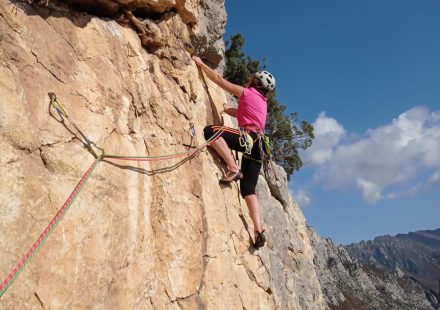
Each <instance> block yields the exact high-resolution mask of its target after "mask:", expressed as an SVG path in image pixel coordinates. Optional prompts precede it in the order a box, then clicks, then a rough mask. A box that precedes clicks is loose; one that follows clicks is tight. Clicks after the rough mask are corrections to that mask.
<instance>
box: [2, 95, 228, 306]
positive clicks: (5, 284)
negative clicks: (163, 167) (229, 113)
mask: <svg viewBox="0 0 440 310" xmlns="http://www.w3.org/2000/svg"><path fill="white" fill-rule="evenodd" d="M49 97H50V105H51V106H52V107H53V108H54V109H55V110H56V111H57V112H58V113H59V114H60V115H61V116H62V117H64V118H66V119H67V120H69V122H70V124H72V126H73V127H75V129H76V130H77V131H78V133H79V134H80V135H81V136H82V138H83V139H84V141H85V142H84V144H85V147H86V148H87V150H88V151H89V152H90V153H91V154H92V155H93V156H94V157H95V161H94V162H93V164H92V165H91V166H90V167H89V168H88V169H87V171H86V172H85V173H84V175H83V176H82V178H81V179H80V181H79V182H78V184H77V185H76V186H75V188H74V189H73V191H72V193H71V194H70V196H69V197H68V198H67V200H66V202H65V203H64V204H63V206H62V207H61V208H60V209H59V210H58V212H57V214H56V215H55V216H54V218H53V219H52V220H51V221H50V223H49V225H48V226H47V227H46V228H45V229H44V230H43V232H42V233H41V234H40V236H39V237H38V239H37V240H36V241H35V242H34V243H33V244H32V246H31V247H30V248H29V250H28V251H27V252H26V253H25V254H24V255H23V257H22V258H21V259H20V260H19V262H18V263H17V264H16V265H15V267H13V268H12V269H11V271H10V272H9V274H8V276H7V277H6V278H5V279H4V280H3V281H2V282H1V284H0V298H1V297H2V296H3V294H4V293H5V292H6V290H7V289H8V288H9V287H10V286H11V285H12V283H13V282H14V281H15V280H16V278H17V277H18V275H19V274H20V273H21V272H22V271H23V269H24V268H25V266H26V265H27V264H28V263H29V262H30V260H31V259H32V258H33V257H34V255H35V254H36V252H37V251H38V250H39V249H40V248H41V246H42V245H43V244H44V242H45V241H46V240H47V238H48V237H49V236H50V234H51V233H52V232H53V230H54V229H55V227H56V226H57V225H58V224H59V222H60V221H61V220H62V219H63V217H64V216H65V214H66V213H67V211H68V210H69V208H70V207H71V206H72V204H73V203H74V202H75V199H76V198H77V197H78V195H79V194H80V192H81V190H82V189H83V188H84V186H85V185H86V183H87V181H88V179H89V178H90V176H91V175H92V173H93V171H94V170H95V168H96V167H97V166H98V164H99V162H100V161H102V160H103V159H105V158H108V159H114V160H130V161H149V162H154V161H164V160H170V159H175V158H180V157H186V158H185V159H191V158H193V157H195V156H196V155H197V154H198V153H200V152H202V151H203V149H204V148H206V147H207V146H208V145H210V144H211V143H213V142H214V141H215V140H217V139H218V138H219V137H220V136H221V134H222V133H223V132H224V131H225V130H226V127H222V128H221V130H219V131H218V132H216V133H215V134H214V135H213V136H212V137H211V138H210V139H208V140H207V141H206V142H205V143H204V144H202V145H201V146H199V147H195V146H193V145H192V144H193V139H194V137H195V129H194V124H192V123H191V124H190V135H191V142H190V145H189V146H190V150H188V151H185V152H179V153H174V154H167V155H159V156H126V155H112V154H106V153H105V151H104V149H103V148H101V147H99V146H98V145H96V143H95V142H93V141H92V140H90V139H88V138H87V136H86V135H85V134H84V133H83V132H82V131H81V130H80V128H79V127H78V126H77V125H76V124H75V122H74V121H73V120H72V119H71V118H70V116H69V114H68V113H67V110H66V109H65V108H64V106H63V105H62V104H61V103H60V102H59V101H58V100H57V97H56V95H55V94H54V93H49ZM187 146H188V145H187ZM191 148H192V149H191ZM98 151H99V152H100V153H101V154H98V153H99V152H98ZM185 159H184V160H185Z"/></svg>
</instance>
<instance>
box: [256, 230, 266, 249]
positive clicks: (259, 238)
mask: <svg viewBox="0 0 440 310" xmlns="http://www.w3.org/2000/svg"><path fill="white" fill-rule="evenodd" d="M255 233H256V237H255V243H254V248H256V249H259V248H261V247H263V246H264V243H265V242H266V237H265V236H264V230H263V231H262V232H259V231H256V232H255Z"/></svg>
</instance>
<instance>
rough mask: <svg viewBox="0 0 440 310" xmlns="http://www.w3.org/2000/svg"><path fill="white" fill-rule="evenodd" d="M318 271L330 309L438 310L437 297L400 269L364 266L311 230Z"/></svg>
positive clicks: (339, 247)
mask: <svg viewBox="0 0 440 310" xmlns="http://www.w3.org/2000/svg"><path fill="white" fill-rule="evenodd" d="M309 238H310V240H311V242H312V247H313V248H314V249H315V251H316V253H315V268H316V272H317V274H318V278H319V280H320V282H321V287H322V292H323V295H324V298H325V300H326V302H327V305H328V306H329V307H330V308H331V309H347V310H349V309H358V310H363V309H378V310H379V309H387V310H388V309H396V310H405V309H407V310H413V309H438V308H439V306H440V304H439V300H438V297H437V296H436V295H435V294H433V293H432V292H429V291H426V290H425V289H424V288H423V286H422V285H421V284H420V283H419V282H418V281H417V280H415V279H413V278H411V277H408V276H407V275H405V274H404V273H403V272H402V271H400V270H399V269H397V270H396V271H395V272H393V273H390V272H387V271H386V270H383V269H378V268H377V267H375V266H373V265H363V264H361V263H360V262H358V261H357V260H356V259H355V258H352V257H351V256H350V255H349V254H348V252H347V250H346V249H345V248H344V247H342V246H339V245H337V244H335V243H334V242H333V241H332V240H330V239H323V238H321V237H320V236H319V235H318V234H317V233H316V232H315V231H314V230H312V229H309Z"/></svg>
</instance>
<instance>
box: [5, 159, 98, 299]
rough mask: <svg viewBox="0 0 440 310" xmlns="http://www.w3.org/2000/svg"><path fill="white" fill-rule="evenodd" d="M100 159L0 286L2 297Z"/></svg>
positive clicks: (47, 235)
mask: <svg viewBox="0 0 440 310" xmlns="http://www.w3.org/2000/svg"><path fill="white" fill-rule="evenodd" d="M99 160H100V159H97V160H96V161H95V162H94V163H93V164H92V165H91V166H90V168H89V169H88V170H87V171H86V173H85V174H84V175H83V177H82V178H81V180H80V181H79V182H78V184H77V185H76V187H75V189H74V190H73V192H72V193H71V194H70V196H69V198H68V199H67V200H66V202H65V203H64V205H63V206H62V207H61V209H60V210H59V211H58V213H57V214H56V215H55V217H54V218H53V219H52V221H51V222H50V223H49V225H48V226H47V227H46V229H45V230H44V231H43V232H42V233H41V234H40V236H39V237H38V239H37V241H35V242H34V244H33V245H32V246H31V248H30V249H29V250H28V251H27V252H26V254H25V255H24V256H23V258H22V259H21V260H20V261H19V262H18V264H17V265H16V266H15V267H14V268H13V269H12V270H11V271H10V273H9V275H8V276H7V277H6V279H5V280H4V281H3V282H2V283H1V285H0V297H1V296H2V295H3V294H4V293H5V292H6V290H7V289H8V287H9V286H10V285H11V284H12V283H13V282H14V280H15V278H16V277H17V276H18V274H19V273H20V272H21V271H22V270H23V268H24V266H25V264H26V263H27V262H28V261H29V260H30V259H31V258H32V256H33V255H34V254H35V253H36V251H37V250H38V249H39V248H40V246H41V245H42V243H43V242H44V241H45V240H46V239H47V237H49V234H50V233H51V232H52V230H53V229H54V228H55V226H56V225H57V224H58V223H59V221H60V220H61V218H62V217H63V216H64V214H65V212H66V211H67V209H68V208H69V207H70V205H71V204H72V203H73V202H74V201H75V199H76V196H77V195H78V194H79V192H80V191H81V189H82V188H83V187H84V184H85V183H86V181H87V179H88V178H89V176H90V174H91V172H92V171H93V169H94V168H95V167H96V165H97V164H98V162H99Z"/></svg>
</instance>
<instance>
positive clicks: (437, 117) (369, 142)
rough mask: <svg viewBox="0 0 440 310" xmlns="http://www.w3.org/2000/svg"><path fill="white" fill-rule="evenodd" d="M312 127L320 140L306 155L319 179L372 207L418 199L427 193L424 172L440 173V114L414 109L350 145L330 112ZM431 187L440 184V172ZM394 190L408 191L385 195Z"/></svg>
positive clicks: (438, 112) (316, 140) (421, 108)
mask: <svg viewBox="0 0 440 310" xmlns="http://www.w3.org/2000/svg"><path fill="white" fill-rule="evenodd" d="M313 125H314V126H315V133H316V138H315V140H314V142H313V143H314V144H313V145H312V147H311V148H309V149H308V150H306V151H305V152H304V155H303V156H304V158H305V159H306V160H309V161H310V163H311V164H314V166H315V169H316V174H315V177H316V179H317V180H318V181H319V182H321V183H322V184H324V186H326V187H327V188H330V189H331V188H335V189H337V188H347V187H349V188H350V187H354V188H356V189H358V190H360V191H361V193H362V195H363V197H364V199H365V200H366V201H368V202H372V203H374V202H377V201H380V200H382V199H385V198H387V199H394V198H396V197H400V196H402V195H403V196H406V195H415V194H416V193H417V192H418V191H419V190H420V189H421V188H423V184H421V185H416V183H418V182H419V181H420V180H419V177H420V174H421V172H422V171H430V170H433V171H434V170H437V169H439V168H440V111H435V112H432V113H430V111H429V109H427V108H426V107H415V108H412V109H410V110H408V111H406V112H404V113H402V114H401V115H399V116H398V117H397V118H396V119H394V120H392V122H391V123H390V124H387V125H385V126H381V127H378V128H374V129H369V130H367V131H366V132H365V134H364V135H363V136H362V137H358V138H356V139H354V140H351V141H348V139H346V138H347V137H348V136H349V135H348V134H347V133H346V131H345V130H344V128H343V127H342V125H341V124H340V123H339V122H338V121H337V120H335V119H333V118H331V117H328V116H326V115H325V113H321V114H320V115H319V116H318V118H317V119H316V121H315V123H314V124H313ZM426 182H430V183H433V182H440V170H437V172H436V173H433V174H432V176H431V178H430V179H429V180H427V181H426ZM393 187H394V188H395V187H397V188H403V189H401V192H398V191H397V192H394V193H391V194H384V193H386V192H387V191H390V189H391V188H393ZM405 187H406V188H405Z"/></svg>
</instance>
